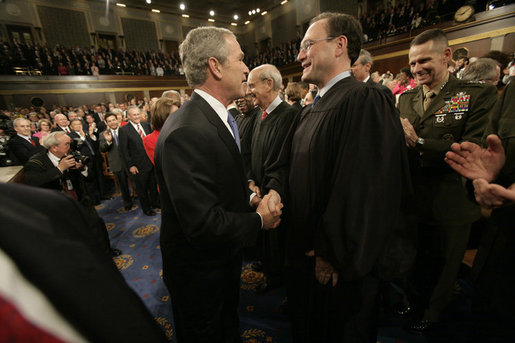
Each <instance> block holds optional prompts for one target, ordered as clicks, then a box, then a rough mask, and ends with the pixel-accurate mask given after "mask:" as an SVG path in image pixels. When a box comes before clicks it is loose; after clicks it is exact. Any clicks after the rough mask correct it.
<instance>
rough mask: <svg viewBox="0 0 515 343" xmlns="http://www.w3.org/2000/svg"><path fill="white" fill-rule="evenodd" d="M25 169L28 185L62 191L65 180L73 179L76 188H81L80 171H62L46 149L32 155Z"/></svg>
mask: <svg viewBox="0 0 515 343" xmlns="http://www.w3.org/2000/svg"><path fill="white" fill-rule="evenodd" d="M24 170H25V183H26V184H27V185H31V186H37V187H43V188H49V189H55V190H59V191H62V190H63V182H64V180H66V179H69V180H71V181H72V183H73V186H74V188H75V189H78V188H79V184H78V178H79V177H80V175H78V174H79V172H78V171H71V170H67V171H65V173H64V174H63V173H61V172H60V171H59V169H58V168H57V167H55V166H54V165H53V164H52V161H50V159H49V158H48V156H47V151H46V150H43V151H40V152H38V153H37V154H35V155H34V156H32V157H31V158H30V159H29V160H28V161H27V163H25V166H24Z"/></svg>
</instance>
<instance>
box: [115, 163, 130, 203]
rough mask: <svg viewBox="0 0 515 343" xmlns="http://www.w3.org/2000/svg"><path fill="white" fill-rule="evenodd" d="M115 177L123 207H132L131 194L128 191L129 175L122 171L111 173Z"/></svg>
mask: <svg viewBox="0 0 515 343" xmlns="http://www.w3.org/2000/svg"><path fill="white" fill-rule="evenodd" d="M113 174H114V176H115V177H116V182H118V186H119V187H120V192H122V198H123V204H124V205H125V206H129V205H132V199H131V192H130V190H129V182H128V181H129V173H128V172H127V171H126V170H125V169H122V170H120V171H118V172H113Z"/></svg>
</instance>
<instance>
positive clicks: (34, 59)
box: [0, 42, 183, 76]
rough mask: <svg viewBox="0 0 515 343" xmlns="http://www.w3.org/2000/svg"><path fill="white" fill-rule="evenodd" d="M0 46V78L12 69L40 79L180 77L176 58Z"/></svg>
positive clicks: (102, 50) (16, 44)
mask: <svg viewBox="0 0 515 343" xmlns="http://www.w3.org/2000/svg"><path fill="white" fill-rule="evenodd" d="M0 44H1V45H2V47H1V49H0V74H13V73H14V71H13V67H24V68H29V69H32V70H39V71H41V73H42V74H43V75H93V76H97V75H114V74H129V75H151V76H173V75H182V74H183V71H182V66H181V63H180V60H179V56H178V55H177V54H168V53H166V54H164V53H162V52H155V51H145V52H142V51H136V50H122V49H119V50H113V49H105V48H98V49H95V48H94V47H92V48H90V49H83V48H79V47H76V48H69V47H63V46H60V45H57V46H55V47H54V48H53V49H52V48H48V47H46V46H40V45H38V44H34V45H32V44H28V43H27V44H21V43H19V42H14V43H12V44H11V43H8V42H1V43H0Z"/></svg>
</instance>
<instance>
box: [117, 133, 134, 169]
mask: <svg viewBox="0 0 515 343" xmlns="http://www.w3.org/2000/svg"><path fill="white" fill-rule="evenodd" d="M127 125H129V124H127ZM118 140H119V142H120V145H119V149H120V155H121V156H122V158H123V160H124V161H125V165H126V166H127V168H129V169H130V168H131V167H132V166H135V165H136V164H135V163H134V162H133V161H132V158H131V155H130V153H129V135H128V131H127V129H125V127H122V128H120V130H119V132H118Z"/></svg>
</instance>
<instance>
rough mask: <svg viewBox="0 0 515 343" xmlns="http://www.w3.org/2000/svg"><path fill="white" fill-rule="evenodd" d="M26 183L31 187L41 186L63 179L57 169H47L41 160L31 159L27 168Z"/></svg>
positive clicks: (25, 167)
mask: <svg viewBox="0 0 515 343" xmlns="http://www.w3.org/2000/svg"><path fill="white" fill-rule="evenodd" d="M24 170H25V183H26V184H27V185H31V186H41V185H44V184H46V183H49V182H52V181H55V180H57V179H60V178H61V177H62V175H63V174H62V173H61V171H60V170H59V169H58V168H57V167H52V168H47V167H46V166H45V165H43V163H42V162H41V161H40V160H36V159H31V160H29V161H28V162H27V163H26V164H25V166H24Z"/></svg>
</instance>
